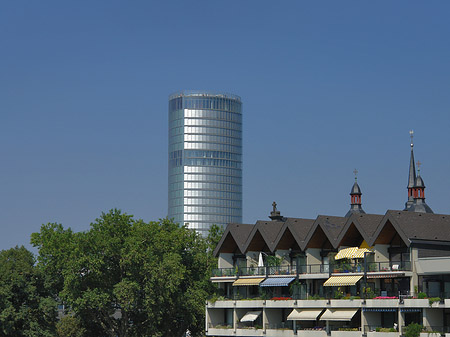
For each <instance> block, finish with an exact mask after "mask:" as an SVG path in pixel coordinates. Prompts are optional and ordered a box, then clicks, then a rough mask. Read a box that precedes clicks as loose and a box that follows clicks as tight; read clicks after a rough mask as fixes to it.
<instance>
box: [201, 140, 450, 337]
mask: <svg viewBox="0 0 450 337" xmlns="http://www.w3.org/2000/svg"><path fill="white" fill-rule="evenodd" d="M409 178H410V179H409V182H408V201H407V203H406V206H405V209H404V210H388V211H386V213H385V214H366V213H365V212H364V211H363V209H362V204H361V195H362V193H361V189H360V187H359V185H358V183H357V182H356V181H355V183H354V185H353V187H352V189H351V193H350V195H351V207H350V211H349V212H348V213H347V214H346V216H345V217H339V216H326V215H319V216H318V217H317V218H316V219H303V218H286V217H283V216H282V215H281V214H280V212H279V211H278V210H277V209H276V204H275V203H274V204H273V210H272V212H271V213H270V216H269V218H270V220H268V221H257V222H256V224H236V223H232V224H229V225H228V226H227V228H226V230H225V232H224V234H223V236H222V238H221V240H220V242H219V244H218V245H217V247H216V249H215V252H214V253H215V255H216V256H217V257H218V268H217V269H215V270H213V274H212V276H211V282H214V283H217V286H218V288H219V295H220V296H219V297H217V298H214V299H211V300H209V301H208V302H207V304H206V335H207V336H289V337H294V336H301V337H304V336H308V337H315V336H317V337H319V336H323V337H325V336H333V337H340V336H345V337H352V336H353V337H363V336H369V337H395V336H401V335H404V334H405V331H406V329H407V327H408V326H410V325H411V324H413V323H417V324H420V325H421V326H422V327H423V328H422V329H423V332H422V333H423V334H424V335H423V336H424V337H429V336H430V335H432V336H433V337H435V336H438V335H444V334H446V336H447V337H450V215H445V214H434V213H433V211H432V210H431V208H430V207H429V206H428V205H427V204H426V203H425V194H424V190H425V184H424V182H423V179H422V178H421V177H420V174H416V170H415V167H414V155H413V145H412V142H411V163H410V172H409Z"/></svg>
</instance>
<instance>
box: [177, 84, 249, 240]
mask: <svg viewBox="0 0 450 337" xmlns="http://www.w3.org/2000/svg"><path fill="white" fill-rule="evenodd" d="M168 213H169V214H168V216H169V218H173V219H174V221H175V222H177V223H179V224H181V225H187V226H188V228H192V229H195V230H196V231H198V232H199V233H201V234H202V235H203V236H206V235H207V234H208V231H209V228H210V227H211V225H212V224H217V225H220V226H225V225H226V224H228V223H230V222H238V223H240V222H242V103H241V98H240V97H239V96H236V95H230V94H225V93H210V92H198V91H183V92H180V93H175V94H173V95H170V97H169V212H168Z"/></svg>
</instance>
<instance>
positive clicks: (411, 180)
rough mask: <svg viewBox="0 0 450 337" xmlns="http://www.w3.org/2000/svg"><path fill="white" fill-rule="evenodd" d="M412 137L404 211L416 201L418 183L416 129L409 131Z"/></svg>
mask: <svg viewBox="0 0 450 337" xmlns="http://www.w3.org/2000/svg"><path fill="white" fill-rule="evenodd" d="M409 136H410V137H411V158H410V159H409V175H408V187H407V188H408V201H407V202H406V203H405V209H404V211H407V210H408V209H409V208H410V207H411V206H412V204H413V203H414V195H413V188H414V185H415V183H416V167H415V165H414V150H413V149H414V142H413V138H414V131H413V130H411V131H409Z"/></svg>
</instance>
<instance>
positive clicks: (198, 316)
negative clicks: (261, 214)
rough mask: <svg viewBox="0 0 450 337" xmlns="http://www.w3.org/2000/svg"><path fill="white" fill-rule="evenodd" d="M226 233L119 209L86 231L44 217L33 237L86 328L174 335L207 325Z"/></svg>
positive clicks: (51, 277) (124, 334)
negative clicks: (213, 269) (217, 253)
mask: <svg viewBox="0 0 450 337" xmlns="http://www.w3.org/2000/svg"><path fill="white" fill-rule="evenodd" d="M219 237H220V231H219V230H218V229H217V228H214V229H213V230H212V235H211V236H210V237H209V238H208V239H204V238H202V237H201V236H200V235H199V234H197V233H195V231H193V230H189V229H187V228H185V227H180V226H178V225H177V224H175V223H173V222H172V221H170V220H167V219H163V220H160V221H159V222H150V223H145V222H143V221H142V220H134V219H133V217H132V216H130V215H127V214H123V213H122V212H121V211H119V210H116V209H114V210H111V211H110V212H108V213H103V214H102V215H101V217H100V218H98V219H96V221H95V222H94V223H92V224H91V226H90V229H89V230H88V231H86V232H80V233H74V232H72V231H71V230H70V229H64V228H63V227H62V226H61V225H58V224H47V225H43V226H42V228H41V231H40V232H39V233H34V234H33V235H32V239H31V242H32V244H33V245H34V246H35V247H37V248H38V250H39V255H38V268H39V270H40V271H41V272H42V274H43V275H45V280H44V282H45V285H46V286H47V287H51V288H52V289H53V291H54V293H53V295H54V296H55V297H56V298H59V299H60V300H61V301H62V302H63V303H64V304H65V305H66V306H67V307H68V308H70V310H71V314H72V315H74V316H75V317H77V318H78V319H79V321H80V322H81V323H82V324H83V328H84V329H85V330H86V334H87V335H96V336H111V337H116V336H119V337H128V336H129V337H134V336H161V337H164V336H167V337H169V336H170V337H174V336H181V335H182V334H183V333H184V332H185V331H186V330H189V331H190V332H191V334H192V335H193V336H199V335H201V334H202V332H203V330H204V315H205V312H204V311H205V308H204V303H205V299H206V298H207V297H208V295H209V294H211V293H212V292H213V291H214V288H213V286H212V285H211V283H210V282H209V281H208V280H209V275H210V266H211V265H213V264H214V263H215V262H214V261H213V260H214V259H213V257H212V255H211V254H212V247H213V246H214V245H215V244H216V243H217V241H218V238H219Z"/></svg>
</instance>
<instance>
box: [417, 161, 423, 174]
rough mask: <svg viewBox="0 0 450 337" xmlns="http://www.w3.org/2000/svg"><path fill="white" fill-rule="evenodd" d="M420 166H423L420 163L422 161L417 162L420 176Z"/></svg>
mask: <svg viewBox="0 0 450 337" xmlns="http://www.w3.org/2000/svg"><path fill="white" fill-rule="evenodd" d="M420 165H422V163H421V162H420V160H418V161H417V171H419V175H420Z"/></svg>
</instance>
